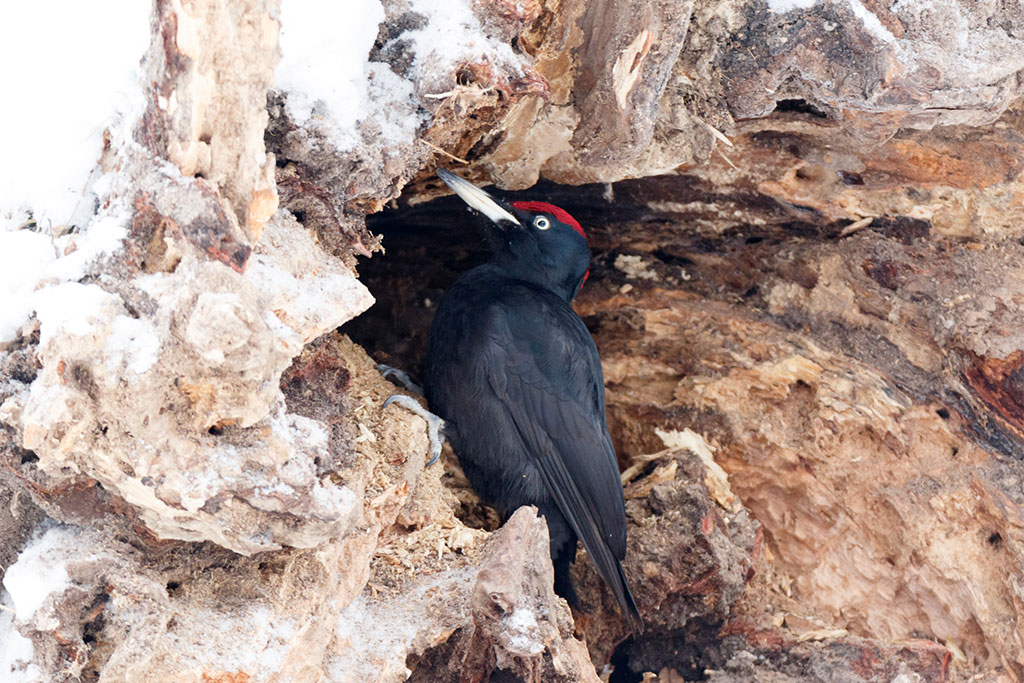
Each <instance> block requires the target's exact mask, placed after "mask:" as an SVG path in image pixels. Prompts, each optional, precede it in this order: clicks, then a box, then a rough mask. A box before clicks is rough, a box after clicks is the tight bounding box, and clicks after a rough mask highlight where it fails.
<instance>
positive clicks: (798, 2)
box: [768, 0, 818, 14]
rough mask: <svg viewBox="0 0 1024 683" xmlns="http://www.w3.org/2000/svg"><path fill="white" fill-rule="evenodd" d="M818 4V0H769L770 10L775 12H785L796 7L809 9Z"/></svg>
mask: <svg viewBox="0 0 1024 683" xmlns="http://www.w3.org/2000/svg"><path fill="white" fill-rule="evenodd" d="M816 4H818V0H768V10H769V11H771V12H774V13H775V14H785V13H786V12H792V11H793V10H795V9H807V8H808V7H813V6H814V5H816Z"/></svg>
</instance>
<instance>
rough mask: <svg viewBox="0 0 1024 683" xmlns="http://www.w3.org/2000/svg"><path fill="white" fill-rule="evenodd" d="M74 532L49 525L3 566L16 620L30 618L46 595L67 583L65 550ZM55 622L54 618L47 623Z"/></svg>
mask: <svg viewBox="0 0 1024 683" xmlns="http://www.w3.org/2000/svg"><path fill="white" fill-rule="evenodd" d="M76 536H78V532H77V531H76V530H74V529H72V528H71V527H64V526H51V527H49V528H48V529H46V531H45V532H43V533H42V534H41V535H37V536H36V537H35V538H34V539H33V540H32V541H30V542H29V544H28V545H27V546H25V549H24V550H22V551H21V554H20V555H18V559H17V561H16V562H15V563H14V564H12V565H11V566H10V567H8V568H7V572H6V573H5V574H4V580H3V585H4V588H6V589H7V592H8V593H10V595H11V600H12V601H13V602H14V611H15V612H16V613H17V618H18V621H20V622H26V621H31V620H32V618H33V617H35V615H36V612H38V611H39V609H40V608H41V607H42V606H43V603H45V602H46V599H47V598H49V597H50V596H51V595H53V594H54V593H59V592H61V591H63V590H64V589H65V588H67V587H68V586H69V585H71V581H70V579H69V578H68V572H67V569H66V567H65V563H66V560H67V558H66V557H65V554H66V552H67V547H68V546H69V545H70V544H71V542H72V541H73V540H74V539H75V537H76ZM36 626H37V627H40V626H42V625H41V624H38V623H37V624H36ZM56 626H57V624H56V622H54V623H53V626H47V627H48V628H56Z"/></svg>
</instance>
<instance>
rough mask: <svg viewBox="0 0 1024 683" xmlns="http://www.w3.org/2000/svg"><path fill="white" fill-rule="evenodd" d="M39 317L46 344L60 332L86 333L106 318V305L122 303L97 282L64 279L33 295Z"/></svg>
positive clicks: (40, 335) (42, 340)
mask: <svg viewBox="0 0 1024 683" xmlns="http://www.w3.org/2000/svg"><path fill="white" fill-rule="evenodd" d="M32 301H33V302H34V307H35V311H36V316H37V317H38V318H39V323H40V325H39V342H40V343H41V344H45V343H46V342H47V341H49V340H50V339H51V338H53V337H54V336H56V335H57V333H59V332H66V333H68V334H74V335H87V334H89V333H90V332H91V331H92V330H93V328H94V322H95V321H97V320H102V319H104V318H106V317H107V314H106V313H105V312H104V310H103V309H104V308H106V307H107V306H114V305H119V302H118V299H117V297H115V296H114V295H113V294H110V293H108V292H106V291H104V290H103V289H101V288H100V287H99V286H98V285H83V284H81V283H79V282H64V283H61V284H59V285H54V286H53V287H46V288H44V289H41V290H39V291H38V292H35V294H34V296H33V297H32Z"/></svg>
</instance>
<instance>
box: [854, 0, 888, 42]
mask: <svg viewBox="0 0 1024 683" xmlns="http://www.w3.org/2000/svg"><path fill="white" fill-rule="evenodd" d="M849 2H850V9H852V10H853V14H854V16H855V17H857V18H858V19H860V20H861V21H862V22H864V28H866V29H867V30H868V32H869V33H870V34H871V35H873V36H874V37H876V38H878V39H879V40H881V41H883V42H886V43H895V42H896V36H894V35H893V34H892V32H891V31H890V30H889V29H887V28H886V27H885V26H883V25H882V22H881V21H879V19H878V17H877V16H876V15H875V14H873V13H872V12H870V11H869V10H868V8H867V7H865V6H864V4H863V3H862V2H861V1H860V0H849Z"/></svg>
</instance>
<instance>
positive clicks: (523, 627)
mask: <svg viewBox="0 0 1024 683" xmlns="http://www.w3.org/2000/svg"><path fill="white" fill-rule="evenodd" d="M505 628H506V629H508V632H509V634H510V636H511V637H510V638H509V644H510V645H512V647H514V648H516V649H518V650H520V651H522V652H528V653H530V654H531V655H535V654H539V653H541V652H543V651H544V644H543V643H542V642H540V640H539V638H538V632H537V631H538V627H537V618H536V617H535V616H534V615H533V611H532V610H529V609H526V608H525V607H516V608H515V609H514V610H512V614H510V615H508V616H507V617H505Z"/></svg>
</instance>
